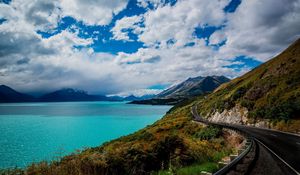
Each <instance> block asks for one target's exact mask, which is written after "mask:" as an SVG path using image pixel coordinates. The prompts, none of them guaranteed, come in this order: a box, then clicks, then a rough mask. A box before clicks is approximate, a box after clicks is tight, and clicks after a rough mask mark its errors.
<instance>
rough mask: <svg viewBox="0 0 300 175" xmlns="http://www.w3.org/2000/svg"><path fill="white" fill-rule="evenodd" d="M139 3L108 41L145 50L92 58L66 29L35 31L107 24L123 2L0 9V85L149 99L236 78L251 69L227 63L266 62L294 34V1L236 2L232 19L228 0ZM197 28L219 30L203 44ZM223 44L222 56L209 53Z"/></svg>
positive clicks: (298, 7)
mask: <svg viewBox="0 0 300 175" xmlns="http://www.w3.org/2000/svg"><path fill="white" fill-rule="evenodd" d="M138 2H139V5H140V6H141V7H144V8H145V9H146V12H145V13H143V14H136V15H131V16H125V17H122V18H121V19H119V20H117V21H116V22H115V25H114V26H113V27H112V28H109V31H111V33H112V38H110V40H113V41H115V40H122V41H124V42H125V43H126V42H135V41H134V40H137V41H139V42H142V43H143V44H144V45H143V46H142V47H141V48H139V49H138V50H137V51H136V52H133V53H127V52H126V49H124V51H123V52H119V53H117V54H111V53H102V52H96V51H94V50H93V48H91V47H90V46H91V45H92V44H93V43H94V42H95V39H93V37H90V38H86V37H85V38H82V37H80V33H79V31H80V30H84V29H80V30H79V29H76V28H75V29H74V28H73V27H70V28H67V29H65V30H63V31H61V32H59V33H58V34H56V35H53V36H51V37H49V38H43V37H41V36H40V35H39V34H37V31H38V30H43V31H48V30H49V31H51V29H53V28H55V27H57V25H58V22H59V21H60V19H61V18H62V17H64V16H72V17H74V18H75V19H76V20H77V21H83V23H84V24H88V25H92V24H96V25H106V24H109V23H110V22H111V20H112V18H113V16H114V14H117V13H119V12H120V11H121V10H123V9H124V8H125V7H126V5H127V1H102V0H99V1H96V0H93V1H92V0H89V1H79V0H76V1H72V3H71V2H69V1H67V0H62V1H55V0H54V1H46V0H45V1H37V0H36V1H30V2H26V3H25V2H24V1H21V0H14V1H12V2H11V3H10V4H3V3H0V18H1V19H3V18H4V19H6V21H4V22H3V23H1V24H0V40H1V42H0V77H1V81H0V83H1V84H7V85H10V86H12V87H14V88H16V89H18V90H22V91H27V92H38V91H39V92H42V91H50V90H55V89H59V88H63V87H74V88H79V89H84V90H87V91H89V92H91V93H100V94H120V93H121V92H126V93H127V94H128V93H133V94H140V95H141V94H145V93H154V92H158V90H153V89H152V90H151V89H150V90H149V89H147V88H148V87H151V86H153V85H156V84H173V83H175V82H178V81H182V80H185V79H186V78H187V77H194V76H199V75H201V76H206V75H225V76H229V77H235V76H238V75H240V74H242V73H244V72H246V71H248V70H249V69H250V68H249V67H247V65H245V66H242V68H241V69H240V70H238V71H236V70H234V69H232V68H230V65H232V64H237V63H238V64H243V63H242V62H233V60H234V58H235V57H236V56H240V55H245V56H247V57H253V58H254V59H258V60H262V61H265V60H267V59H269V58H270V57H271V56H273V55H274V54H276V53H278V52H280V51H281V50H282V49H284V48H285V47H286V46H287V45H288V44H290V43H291V42H292V41H293V40H295V39H296V38H298V37H299V34H300V30H299V29H300V26H299V24H300V14H299V13H300V1H299V0H291V1H288V2H287V0H278V1H276V2H275V1H272V0H264V1H258V0H251V1H242V3H241V4H240V6H239V7H238V8H237V10H236V11H235V12H234V13H225V12H224V10H223V9H224V7H225V6H226V5H227V4H228V3H229V0H226V1H218V0H201V1H199V0H185V1H178V2H177V3H175V4H172V5H171V4H170V3H166V1H164V0H148V1H138ZM150 6H151V8H150ZM87 12H88V13H87ZM203 26H215V27H219V26H224V27H222V28H221V29H220V30H217V31H215V32H214V33H213V34H212V35H211V36H210V37H209V40H208V41H206V40H204V39H199V38H198V37H197V36H196V35H195V28H196V27H203ZM98 27H99V26H98ZM94 33H95V34H97V35H100V34H101V33H99V32H98V33H96V32H94ZM132 35H136V37H134V39H133V38H131V36H132ZM223 41H226V43H225V44H224V45H223V46H221V47H220V48H217V49H216V47H215V46H212V45H217V44H219V43H221V42H223ZM107 42H109V41H107ZM191 43H192V44H191ZM128 95H129V94H128Z"/></svg>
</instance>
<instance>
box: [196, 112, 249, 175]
mask: <svg viewBox="0 0 300 175" xmlns="http://www.w3.org/2000/svg"><path fill="white" fill-rule="evenodd" d="M196 110H197V106H196V107H195V106H193V107H192V108H191V113H192V115H193V117H194V121H197V122H202V123H205V124H212V125H219V126H222V127H226V128H228V129H231V130H234V131H239V132H241V133H243V134H246V133H244V132H242V131H240V130H238V129H236V128H232V127H231V126H229V125H228V124H226V123H221V124H219V123H215V122H209V121H207V120H204V119H202V118H201V117H200V116H199V115H198V113H197V111H196ZM194 112H196V114H195V113H194ZM253 145H254V139H253V138H251V143H250V145H249V146H248V147H247V148H246V149H245V150H244V151H243V152H242V153H241V154H239V155H238V156H237V157H236V158H235V159H234V160H232V161H230V163H228V164H227V165H225V166H224V167H223V168H221V169H219V170H218V171H217V172H215V173H214V175H223V174H225V173H228V172H229V171H230V170H231V168H233V167H234V166H236V165H237V164H238V163H239V162H240V161H241V159H242V158H244V157H245V156H246V155H247V154H248V153H249V151H250V150H251V148H252V146H253Z"/></svg>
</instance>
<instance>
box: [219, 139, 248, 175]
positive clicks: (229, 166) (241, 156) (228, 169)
mask: <svg viewBox="0 0 300 175" xmlns="http://www.w3.org/2000/svg"><path fill="white" fill-rule="evenodd" d="M253 145H254V140H253V139H251V143H250V145H249V146H248V147H247V149H245V150H244V151H243V152H242V153H241V154H240V155H238V156H237V157H236V158H235V159H234V160H233V161H231V162H230V163H229V164H227V165H225V166H224V167H223V168H221V169H219V171H217V172H215V173H214V175H223V174H225V173H228V172H229V171H230V170H231V168H233V167H234V166H236V165H237V164H238V163H239V161H240V160H241V159H242V158H244V157H245V156H246V155H247V154H248V153H249V151H250V150H251V148H252V146H253Z"/></svg>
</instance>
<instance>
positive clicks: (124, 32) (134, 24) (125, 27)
mask: <svg viewBox="0 0 300 175" xmlns="http://www.w3.org/2000/svg"><path fill="white" fill-rule="evenodd" d="M142 20H143V18H142V16H137V15H135V16H131V17H124V18H122V19H120V20H117V21H116V24H115V26H114V27H113V28H112V29H111V31H112V33H113V39H115V40H125V41H132V40H131V39H130V38H129V36H128V33H129V30H130V31H131V32H132V33H133V34H136V35H139V34H140V33H141V32H142V28H141V22H142Z"/></svg>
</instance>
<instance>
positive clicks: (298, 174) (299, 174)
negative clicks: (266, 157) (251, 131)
mask: <svg viewBox="0 0 300 175" xmlns="http://www.w3.org/2000/svg"><path fill="white" fill-rule="evenodd" d="M254 139H255V140H256V141H257V142H259V143H260V144H261V145H263V146H264V147H265V148H267V149H268V150H269V151H270V152H271V153H273V154H274V155H275V156H276V157H277V158H278V159H280V160H281V161H282V162H283V163H285V164H286V165H287V166H288V167H289V168H290V169H291V170H293V171H294V172H295V173H296V174H297V175H300V173H299V172H298V171H297V170H295V169H294V168H293V167H292V166H291V165H289V164H288V163H287V162H286V161H284V160H283V159H282V158H281V157H280V156H278V155H277V154H276V153H275V152H274V151H272V150H271V149H270V148H269V147H267V146H266V145H265V144H263V143H262V142H261V141H259V140H257V139H256V138H254Z"/></svg>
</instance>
